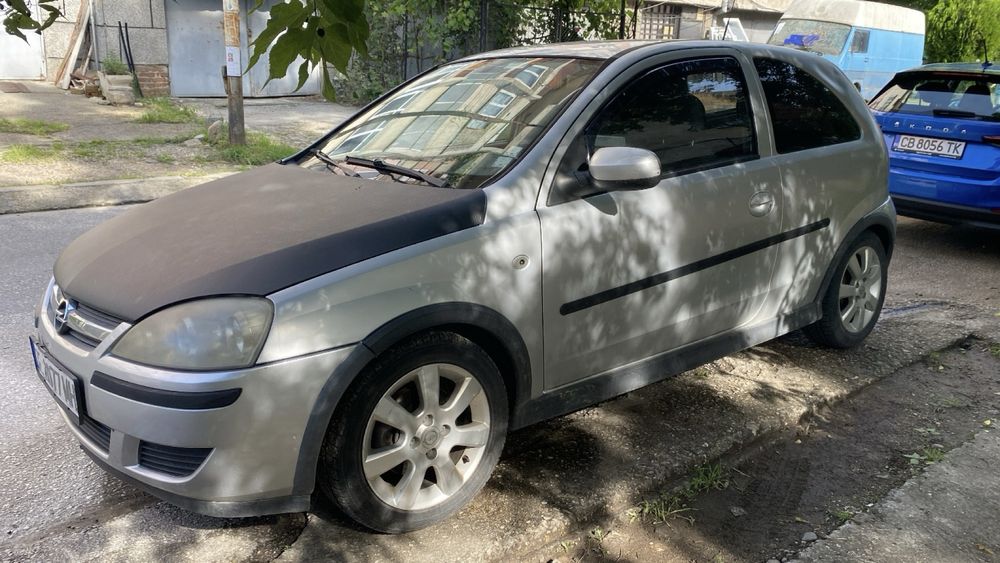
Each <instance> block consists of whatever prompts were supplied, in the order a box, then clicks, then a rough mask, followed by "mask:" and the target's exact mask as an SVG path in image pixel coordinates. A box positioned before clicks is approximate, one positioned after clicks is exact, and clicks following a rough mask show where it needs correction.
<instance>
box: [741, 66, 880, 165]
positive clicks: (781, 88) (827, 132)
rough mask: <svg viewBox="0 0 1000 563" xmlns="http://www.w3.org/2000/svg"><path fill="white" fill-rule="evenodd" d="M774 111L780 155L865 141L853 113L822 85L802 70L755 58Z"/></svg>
mask: <svg viewBox="0 0 1000 563" xmlns="http://www.w3.org/2000/svg"><path fill="white" fill-rule="evenodd" d="M754 65H755V66H756V67H757V74H758V75H759V76H760V81H761V84H762V85H763V87H764V96H765V97H766V98H767V107H768V109H769V110H770V112H771V124H772V127H773V128H774V142H775V145H776V146H777V150H778V152H779V153H782V154H784V153H790V152H795V151H801V150H805V149H812V148H816V147H824V146H827V145H835V144H838V143H846V142H848V141H854V140H857V139H860V138H861V128H860V127H859V126H858V124H857V122H856V121H854V117H853V116H852V115H851V112H849V111H847V108H846V107H844V104H843V103H842V102H841V101H840V100H839V99H838V98H837V96H836V95H835V94H834V93H833V92H831V91H830V89H829V88H827V87H826V86H825V85H823V83H822V82H820V81H819V80H817V79H816V78H814V77H813V76H812V75H811V74H809V73H808V72H806V71H804V70H802V69H801V68H799V67H797V66H795V65H792V64H789V63H786V62H782V61H778V60H775V59H765V58H758V59H754Z"/></svg>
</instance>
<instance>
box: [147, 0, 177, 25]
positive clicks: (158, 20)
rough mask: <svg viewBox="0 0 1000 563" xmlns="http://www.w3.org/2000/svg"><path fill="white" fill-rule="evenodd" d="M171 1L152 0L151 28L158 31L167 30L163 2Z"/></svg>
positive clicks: (168, 0) (169, 0)
mask: <svg viewBox="0 0 1000 563" xmlns="http://www.w3.org/2000/svg"><path fill="white" fill-rule="evenodd" d="M171 1H173V0H152V6H153V27H156V28H159V29H166V28H167V14H166V8H165V4H164V2H171Z"/></svg>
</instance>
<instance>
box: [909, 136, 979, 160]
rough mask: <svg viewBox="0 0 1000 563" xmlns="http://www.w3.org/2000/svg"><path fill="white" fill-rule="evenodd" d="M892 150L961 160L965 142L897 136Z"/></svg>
mask: <svg viewBox="0 0 1000 563" xmlns="http://www.w3.org/2000/svg"><path fill="white" fill-rule="evenodd" d="M892 148H893V150H895V151H898V152H912V153H917V154H930V155H934V156H943V157H945V158H962V155H963V154H965V141H949V140H947V139H932V138H930V137H915V136H913V135H899V136H897V137H896V144H895V145H894V146H893V147H892Z"/></svg>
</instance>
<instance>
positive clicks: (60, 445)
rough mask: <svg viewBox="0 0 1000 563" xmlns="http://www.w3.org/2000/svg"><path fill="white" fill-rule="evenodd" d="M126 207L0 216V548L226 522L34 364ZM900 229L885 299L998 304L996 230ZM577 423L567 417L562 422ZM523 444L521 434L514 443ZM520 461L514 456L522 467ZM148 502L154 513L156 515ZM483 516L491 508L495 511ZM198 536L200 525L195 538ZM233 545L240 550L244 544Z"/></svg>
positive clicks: (905, 303) (275, 530) (990, 307)
mask: <svg viewBox="0 0 1000 563" xmlns="http://www.w3.org/2000/svg"><path fill="white" fill-rule="evenodd" d="M124 209H125V208H121V207H119V208H98V209H77V210H67V211H53V212H43V213H32V214H23V215H5V216H0V240H3V241H4V243H3V246H2V248H0V385H2V388H3V389H4V393H3V397H4V400H3V401H0V436H2V438H0V454H2V459H3V460H4V463H3V464H0V531H2V533H0V559H3V558H4V557H3V556H2V554H3V553H4V549H5V548H11V547H13V546H17V545H27V544H29V543H31V542H35V541H37V540H39V539H41V538H44V537H47V536H49V535H53V534H65V533H67V530H75V529H78V528H85V527H87V526H92V525H94V524H95V523H99V522H104V521H108V520H110V519H114V518H116V517H120V516H122V515H128V514H134V515H137V516H136V521H137V522H143V523H144V524H142V525H144V526H150V527H151V528H150V529H151V530H152V531H149V532H148V533H149V534H154V535H155V527H156V526H157V525H158V524H157V523H158V522H159V523H162V522H163V521H164V519H166V520H167V521H168V523H169V524H170V525H176V524H178V523H185V526H186V527H185V530H187V531H191V530H194V532H191V533H195V534H197V533H201V532H204V531H206V530H207V532H205V533H209V532H211V531H212V529H213V528H215V527H219V528H221V527H223V526H227V527H228V526H230V525H229V524H223V523H221V521H218V520H211V519H202V518H200V517H194V516H193V515H188V514H179V513H177V512H176V511H171V510H170V509H169V508H164V507H163V505H162V503H157V502H156V501H155V499H153V498H152V497H149V496H148V495H145V494H143V493H140V492H138V491H136V490H134V489H132V488H131V487H129V486H127V485H124V484H122V483H120V482H119V481H118V480H117V479H116V478H114V477H112V476H110V475H107V474H105V473H104V472H103V471H101V470H100V469H98V468H97V467H95V466H94V464H93V463H91V462H90V461H89V459H88V458H87V457H86V456H85V455H84V454H83V453H82V452H81V451H80V450H79V448H78V446H77V444H76V442H75V440H74V439H73V438H72V436H71V435H70V433H69V432H68V431H67V430H66V429H65V428H64V427H63V422H62V420H61V418H60V417H59V415H58V413H57V407H56V406H55V404H54V403H53V401H52V399H51V398H50V397H49V396H48V395H47V393H46V392H45V391H44V389H43V387H42V385H41V383H40V382H39V381H38V380H37V378H36V376H35V375H34V373H33V368H32V362H31V356H30V352H29V350H28V344H27V343H28V335H29V334H30V333H31V332H32V330H33V327H32V310H33V308H34V306H35V304H36V302H37V301H38V299H39V298H40V297H41V294H42V292H43V290H44V288H45V286H46V283H47V281H48V279H49V276H50V275H51V268H52V264H53V263H54V261H55V259H56V257H57V256H58V253H59V251H60V249H61V248H63V247H64V246H65V245H66V244H67V243H69V242H70V241H71V240H72V239H73V238H74V237H75V236H77V235H78V234H80V233H82V232H83V231H85V230H87V229H88V228H90V227H92V226H94V225H96V224H98V223H100V222H101V221H103V220H105V219H108V218H110V217H112V216H114V215H115V214H117V213H120V212H122V211H123V210H124ZM899 237H900V238H899V241H898V246H897V251H896V255H895V257H894V262H893V265H892V268H891V270H890V286H889V287H890V295H889V298H888V299H887V307H889V308H895V309H897V310H902V309H905V308H907V307H922V306H926V305H927V304H928V303H930V304H933V303H934V302H938V301H941V302H943V301H951V302H954V303H958V304H960V305H964V306H970V307H972V308H975V309H977V310H979V311H981V312H982V314H983V315H984V316H993V315H995V314H997V313H1000V302H998V301H1000V291H998V287H1000V233H992V232H987V231H981V230H975V229H966V228H952V227H947V226H942V225H935V224H931V223H925V222H921V221H914V220H908V219H901V221H900V227H899ZM876 333H878V331H876ZM873 336H875V335H873ZM906 338H907V337H905V336H904V337H899V338H897V340H900V341H905V340H906ZM886 340H888V341H893V339H892V338H886ZM791 353H795V352H794V350H793V351H792V352H791ZM863 353H864V352H859V354H863ZM869 353H870V354H876V352H869ZM817 363H818V362H817ZM625 404H626V405H627V402H626V403H625ZM567 418H569V417H567ZM577 418H583V416H580V417H577ZM577 422H578V421H577V420H570V421H569V422H566V424H563V423H557V424H555V425H554V427H558V428H561V427H562V426H568V425H572V424H576V423H577ZM558 428H557V429H558ZM530 438H531V440H535V439H538V438H539V436H535V435H532V436H531V437H530ZM531 440H529V439H522V440H521V442H524V443H525V445H524V446H523V448H525V449H527V448H529V446H528V445H527V443H529V442H531ZM517 443H518V440H517V439H515V440H514V444H515V449H516V448H517ZM699 443H700V442H699ZM704 445H705V446H708V444H707V443H706V444H704ZM700 455H703V454H700ZM548 459H551V457H549V458H548ZM520 461H521V460H515V461H514V462H511V463H509V464H508V465H511V466H518V465H519V464H520ZM542 463H543V465H544V462H542ZM504 471H510V470H509V469H507V470H504V468H501V473H504ZM501 492H503V491H502V490H501ZM497 494H499V493H497ZM484 502H485V501H484ZM542 504H543V505H544V504H545V503H544V502H543V503H542ZM154 507H158V508H155V510H154ZM150 511H153V512H155V515H154V516H149V514H152V513H151V512H150ZM474 511H475V509H474ZM485 515H486V516H487V517H488V516H489V514H488V512H487V513H486V514H485ZM312 518H313V517H312V516H310V522H312ZM321 520H324V518H321ZM487 520H488V518H487ZM272 523H273V522H257V523H256V524H259V526H257V528H254V522H248V523H246V526H245V527H246V528H247V530H248V531H247V533H246V534H244V535H246V536H248V537H250V539H248V540H247V542H248V545H250V546H253V545H258V546H259V545H260V544H261V543H262V542H263V543H268V542H272V543H273V542H277V541H278V539H280V538H276V537H272V536H277V535H280V534H285V533H288V530H287V529H279V528H281V527H280V526H273V525H271V524H272ZM311 525H312V524H310V526H311ZM489 525H492V523H490V524H489ZM449 528H451V526H449ZM251 529H253V530H251ZM254 530H255V531H254ZM144 533H146V532H144ZM200 537H203V536H197V537H193V536H192V539H191V540H190V541H191V542H195V541H196V540H197V539H198V538H200ZM262 538H263V539H262ZM361 541H364V540H363V539H362V540H361ZM378 542H379V543H383V542H384V543H386V544H388V540H386V539H385V538H378ZM279 543H280V542H279ZM68 545H69V544H68ZM67 549H71V548H67ZM278 552H279V553H280V549H279V550H278ZM70 553H71V552H66V554H67V555H69V554H70ZM153 553H155V552H150V555H152V554H153ZM229 553H230V554H231V557H230V558H235V557H236V556H235V554H237V553H243V552H242V551H240V550H233V551H230V552H229ZM246 553H248V554H249V553H251V552H250V551H247V552H246ZM253 553H258V552H257V551H253ZM161 555H162V553H161ZM258 556H259V554H258ZM258 556H255V558H259V557H258Z"/></svg>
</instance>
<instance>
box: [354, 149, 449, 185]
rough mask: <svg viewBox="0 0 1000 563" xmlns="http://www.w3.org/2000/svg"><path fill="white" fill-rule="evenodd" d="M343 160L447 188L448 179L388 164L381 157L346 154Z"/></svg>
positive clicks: (384, 172)
mask: <svg viewBox="0 0 1000 563" xmlns="http://www.w3.org/2000/svg"><path fill="white" fill-rule="evenodd" d="M344 162H346V163H347V164H350V165H353V166H364V167H365V168H372V169H374V170H378V171H379V172H381V173H383V174H399V175H400V176H406V177H409V178H413V179H415V180H421V181H423V182H426V183H428V184H430V185H432V186H434V187H435V188H447V187H448V180H445V179H443V178H438V177H437V176H431V175H430V174H425V173H423V172H421V171H419V170H415V169H413V168H407V167H405V166H399V165H396V164H389V163H388V162H385V161H383V160H381V159H378V158H376V159H374V160H373V159H368V158H360V157H357V156H348V157H345V158H344Z"/></svg>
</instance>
